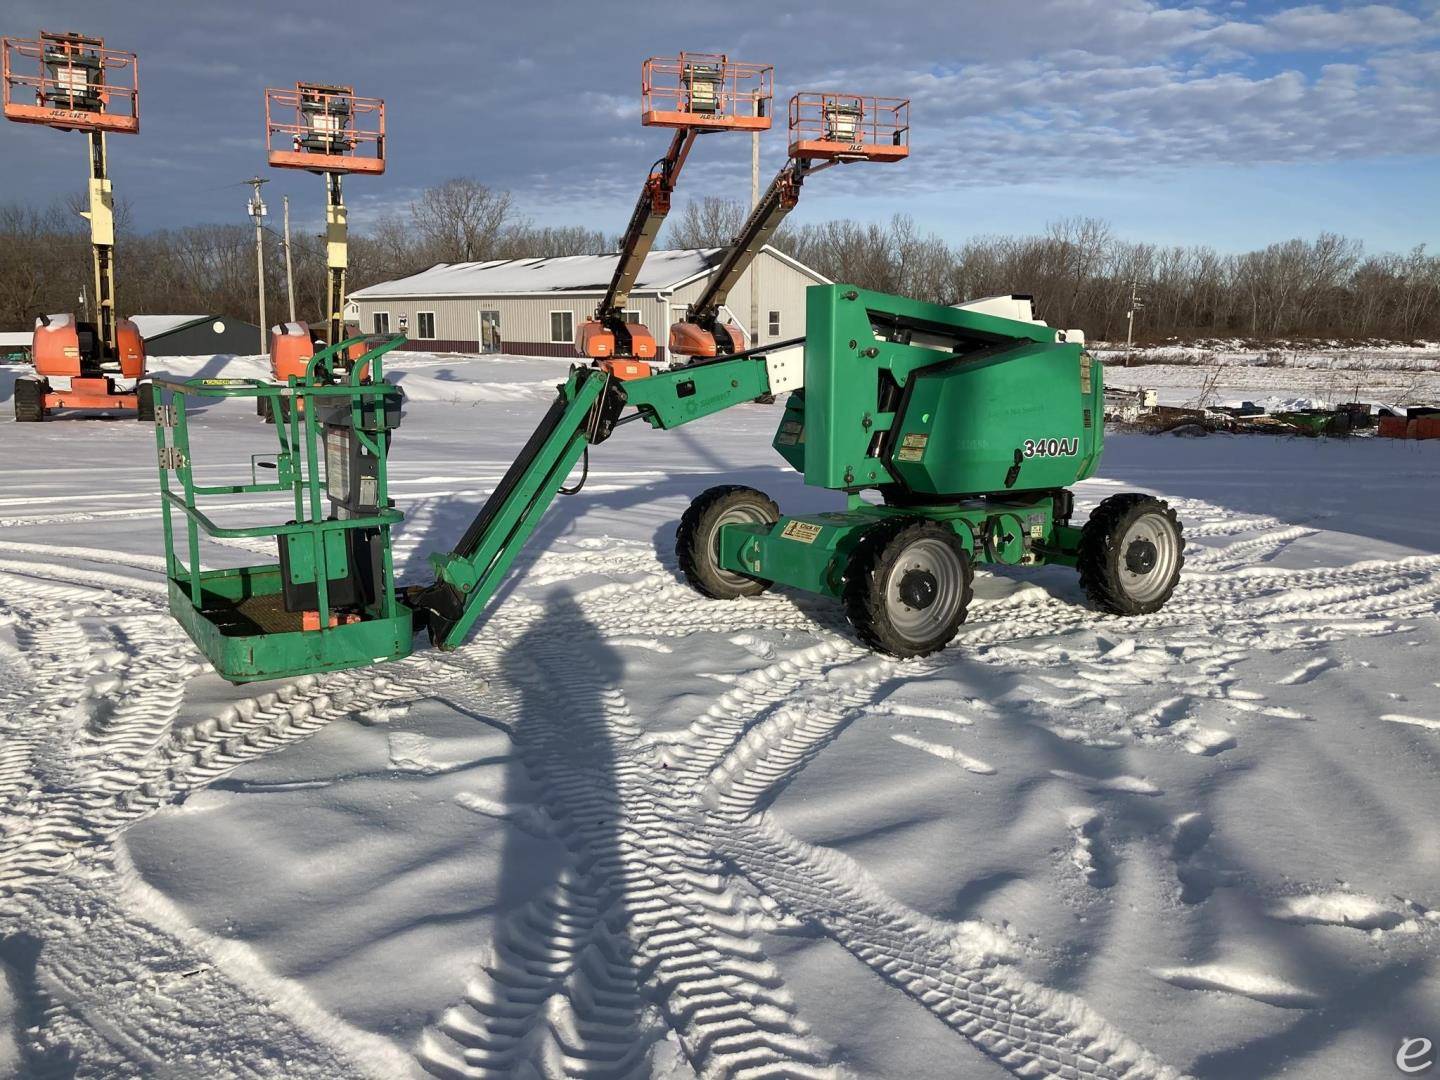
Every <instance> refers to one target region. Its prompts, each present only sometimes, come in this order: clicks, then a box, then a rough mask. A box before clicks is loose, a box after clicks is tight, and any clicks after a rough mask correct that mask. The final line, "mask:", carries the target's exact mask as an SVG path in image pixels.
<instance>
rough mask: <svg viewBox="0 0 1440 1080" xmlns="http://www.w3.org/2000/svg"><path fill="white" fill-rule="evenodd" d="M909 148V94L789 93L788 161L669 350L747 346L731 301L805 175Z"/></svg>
mask: <svg viewBox="0 0 1440 1080" xmlns="http://www.w3.org/2000/svg"><path fill="white" fill-rule="evenodd" d="M909 154H910V102H909V101H908V100H905V99H903V98H877V97H865V96H862V95H859V94H829V93H811V92H802V93H799V94H796V95H795V96H794V97H793V98H791V99H790V156H789V160H788V161H786V162H785V164H784V165H783V166H781V168H780V171H779V172H778V173H776V174H775V179H774V180H772V181H771V182H770V187H769V188H767V189H766V191H765V194H764V195H762V196H761V197H760V201H759V202H757V203H756V204H755V208H754V209H753V210H751V211H750V216H749V217H747V218H746V219H745V224H744V225H742V226H741V228H740V232H739V233H738V234H736V236H735V238H734V239H733V240H731V241H730V246H729V247H728V248H726V250H725V255H724V257H723V258H722V259H721V261H720V264H719V266H717V267H716V268H715V272H714V273H713V274H711V275H710V281H709V284H707V285H706V286H705V291H704V292H702V293H701V294H700V296H699V297H697V298H696V300H695V303H693V304H691V305H690V307H689V308H688V309H687V310H686V312H685V318H684V319H682V320H681V321H680V322H677V323H675V324H674V325H673V326H671V327H670V352H671V353H672V354H674V355H676V356H692V357H708V356H729V355H730V354H732V353H738V352H744V351H745V349H746V340H745V332H744V331H743V330H741V329H740V327H739V326H737V325H735V323H734V322H733V321H731V320H727V319H724V318H723V316H722V314H721V313H722V311H723V310H724V308H725V301H726V300H727V299H728V298H729V296H730V290H731V289H733V288H734V287H735V285H736V283H737V282H739V280H740V278H741V276H742V275H743V274H744V273H745V271H746V270H747V269H748V268H749V267H750V265H751V264H752V263H753V262H754V261H755V256H757V255H759V254H760V249H761V248H763V247H764V246H765V245H766V244H767V243H769V242H770V238H771V237H772V236H774V235H775V230H776V229H778V228H779V227H780V223H781V222H782V221H784V220H785V215H786V214H788V213H790V211H791V210H793V209H794V208H795V204H796V203H797V202H799V201H800V186H801V185H802V184H804V183H805V178H806V177H807V176H810V175H812V174H814V173H817V172H820V171H821V170H823V169H828V168H830V167H831V166H832V165H843V164H845V163H847V162H852V161H899V160H901V159H902V158H905V157H907V156H909ZM817 163H818V164H817ZM751 329H752V331H753V329H754V328H753V327H752V328H751Z"/></svg>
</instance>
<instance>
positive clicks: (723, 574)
mask: <svg viewBox="0 0 1440 1080" xmlns="http://www.w3.org/2000/svg"><path fill="white" fill-rule="evenodd" d="M771 524H773V522H772V521H771V520H770V515H769V514H767V513H766V512H765V509H764V508H763V507H760V506H732V507H731V508H730V509H729V510H726V511H725V512H724V513H723V514H721V515H720V516H719V517H718V518H716V519H715V524H714V525H713V526H711V528H710V537H709V542H708V543H707V544H706V545H705V549H706V550H707V551H709V552H710V562H711V563H712V564H713V566H714V570H715V576H716V577H718V578H719V579H720V580H721V581H723V582H724V583H725V584H727V585H730V586H732V587H734V588H740V587H741V586H744V585H750V584H753V583H754V581H755V579H754V578H752V577H750V576H748V575H746V574H737V573H735V572H734V571H733V570H726V569H725V568H724V567H723V566H721V565H720V526H721V525H771Z"/></svg>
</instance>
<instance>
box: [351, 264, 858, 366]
mask: <svg viewBox="0 0 1440 1080" xmlns="http://www.w3.org/2000/svg"><path fill="white" fill-rule="evenodd" d="M722 254H723V251H722V249H720V248H699V249H694V250H686V251H652V252H651V253H650V256H649V258H647V259H646V260H645V265H644V266H643V267H642V268H641V271H640V274H639V277H638V278H637V279H636V282H635V288H634V289H633V290H631V293H630V304H629V307H628V308H627V311H633V312H634V313H635V316H634V317H635V319H636V320H637V321H639V322H642V323H644V324H645V325H646V326H648V327H649V328H650V330H651V332H652V333H653V334H654V335H655V340H656V343H657V344H658V345H659V346H660V349H659V359H662V360H663V359H664V357H665V348H664V345H665V342H666V341H667V339H668V338H669V334H670V324H671V323H672V322H675V321H676V320H678V319H680V318H683V317H684V315H685V308H686V306H687V305H688V304H690V303H691V302H692V301H694V300H695V299H697V298H698V297H699V295H700V292H701V290H702V289H703V288H704V286H705V282H706V280H707V279H708V278H709V276H710V274H711V273H712V272H713V271H714V267H715V265H716V264H717V263H718V262H719V260H720V257H721V255H722ZM617 258H619V256H617V255H568V256H563V257H560V258H554V259H502V260H497V261H494V262H474V263H440V264H439V265H436V266H432V267H430V269H428V270H422V271H421V272H420V273H418V274H412V275H411V276H410V277H406V278H400V279H398V280H396V281H386V282H382V283H380V284H378V285H371V286H369V287H367V288H364V289H358V290H356V291H355V292H353V293H351V294H350V306H349V308H348V310H347V317H348V318H351V319H353V320H355V321H358V323H359V325H360V329H361V330H363V331H364V332H366V333H381V334H383V333H403V334H405V335H407V336H408V337H409V339H410V344H411V346H412V347H414V348H419V349H429V350H434V351H436V352H478V353H486V352H491V353H499V352H504V353H510V354H512V355H520V356H574V355H575V338H576V335H577V333H578V331H579V329H580V324H581V323H582V322H584V321H585V320H586V319H588V318H590V316H591V315H593V314H594V312H595V305H596V304H597V302H598V301H599V300H600V298H601V297H602V296H603V295H604V293H605V288H606V286H607V285H608V284H609V282H610V276H611V275H612V274H613V273H614V271H615V262H616V259H617ZM752 274H759V280H760V325H759V327H758V330H759V333H758V334H756V333H752V332H751V329H752V328H751V327H750V325H749V324H750V277H751V275H752ZM826 284H829V282H828V281H827V280H826V279H825V278H824V277H822V276H821V275H820V274H818V273H816V272H815V271H814V270H811V269H810V268H809V267H808V266H805V265H804V264H803V263H800V262H797V261H796V260H795V259H792V258H790V256H788V255H785V254H783V253H782V252H779V251H776V250H775V249H774V248H772V247H769V246H768V245H767V246H766V247H764V248H763V249H761V252H760V254H759V255H758V256H756V258H755V262H754V263H753V264H752V265H751V267H750V268H749V269H748V270H747V271H746V272H745V274H744V276H743V277H741V279H740V281H739V283H738V285H737V286H736V287H735V289H734V290H733V291H732V292H731V294H730V304H729V313H730V316H731V318H733V319H734V320H735V322H737V323H739V324H740V326H741V327H742V328H744V329H745V330H746V331H747V333H748V334H749V336H750V338H751V340H752V341H753V342H754V343H755V344H757V345H764V344H766V343H768V342H772V341H781V340H785V339H787V338H794V337H799V336H800V335H802V334H804V333H805V290H806V289H807V288H808V287H809V286H811V285H826Z"/></svg>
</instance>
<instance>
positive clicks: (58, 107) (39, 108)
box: [0, 30, 140, 134]
mask: <svg viewBox="0 0 1440 1080" xmlns="http://www.w3.org/2000/svg"><path fill="white" fill-rule="evenodd" d="M0 104H3V109H4V113H5V118H6V119H7V120H17V121H19V122H20V123H22V124H44V125H45V126H47V127H55V128H60V129H62V130H65V131H113V132H118V133H122V134H134V133H135V132H137V131H139V130H140V72H139V64H138V62H137V61H136V59H135V54H134V53H128V52H120V51H118V50H116V49H107V48H105V42H104V39H103V38H92V37H84V36H83V35H80V34H52V33H49V32H48V31H45V30H42V31H41V32H40V37H39V38H37V39H35V40H33V41H32V40H27V39H23V38H10V37H7V38H0Z"/></svg>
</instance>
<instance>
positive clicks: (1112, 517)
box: [1076, 492, 1185, 615]
mask: <svg viewBox="0 0 1440 1080" xmlns="http://www.w3.org/2000/svg"><path fill="white" fill-rule="evenodd" d="M1184 550H1185V540H1184V533H1183V530H1182V529H1181V526H1180V520H1179V518H1177V517H1176V516H1175V511H1174V510H1172V509H1170V504H1169V503H1167V502H1166V501H1165V500H1163V499H1157V498H1155V497H1154V496H1151V495H1141V494H1139V493H1138V492H1126V493H1125V494H1123V495H1111V496H1110V498H1108V499H1106V500H1105V501H1104V502H1102V503H1101V504H1100V505H1099V506H1097V507H1096V508H1095V510H1094V511H1093V512H1092V513H1091V515H1090V520H1089V521H1087V522H1085V528H1084V529H1082V530H1081V533H1080V551H1079V556H1078V561H1077V564H1076V565H1077V568H1078V569H1079V571H1080V584H1081V585H1082V586H1084V588H1085V591H1086V593H1088V594H1089V596H1090V600H1091V602H1092V603H1093V604H1094V605H1095V606H1096V607H1098V608H1099V609H1100V610H1101V611H1108V612H1110V613H1111V614H1112V615H1149V614H1150V613H1151V612H1155V611H1159V610H1160V609H1161V608H1162V607H1164V606H1165V601H1167V600H1169V599H1170V594H1171V593H1172V592H1174V591H1175V586H1176V584H1177V583H1178V582H1179V581H1180V568H1181V567H1182V566H1184V565H1185V555H1184Z"/></svg>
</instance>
